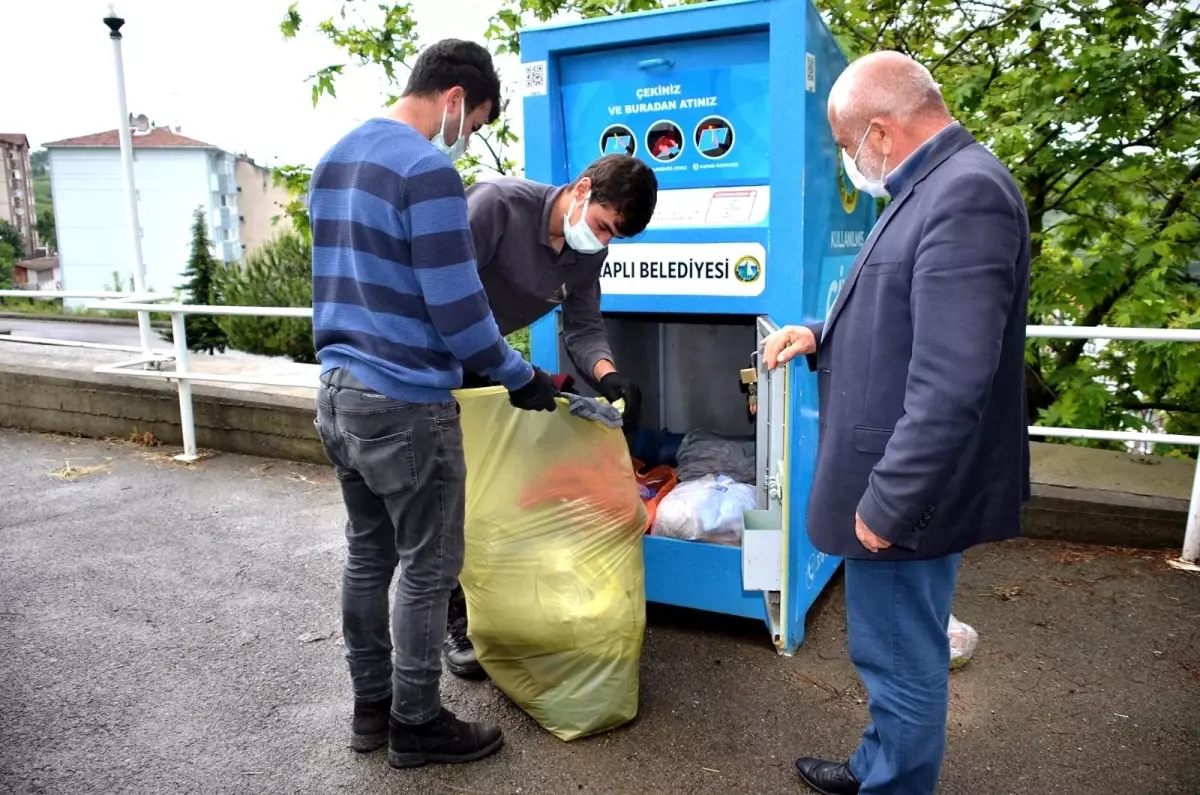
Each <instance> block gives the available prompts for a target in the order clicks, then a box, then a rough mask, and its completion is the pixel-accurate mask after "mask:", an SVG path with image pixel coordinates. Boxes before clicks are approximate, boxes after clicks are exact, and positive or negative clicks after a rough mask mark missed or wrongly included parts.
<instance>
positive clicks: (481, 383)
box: [462, 370, 496, 389]
mask: <svg viewBox="0 0 1200 795" xmlns="http://www.w3.org/2000/svg"><path fill="white" fill-rule="evenodd" d="M489 386H496V383H495V382H494V381H492V379H490V378H487V377H485V376H482V375H479V374H478V373H472V372H471V371H470V370H463V378H462V388H463V389H483V388H484V387H489Z"/></svg>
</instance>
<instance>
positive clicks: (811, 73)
mask: <svg viewBox="0 0 1200 795" xmlns="http://www.w3.org/2000/svg"><path fill="white" fill-rule="evenodd" d="M804 88H805V90H806V91H816V90H817V56H815V55H813V54H812V53H811V52H806V53H804Z"/></svg>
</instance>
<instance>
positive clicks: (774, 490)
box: [767, 464, 783, 502]
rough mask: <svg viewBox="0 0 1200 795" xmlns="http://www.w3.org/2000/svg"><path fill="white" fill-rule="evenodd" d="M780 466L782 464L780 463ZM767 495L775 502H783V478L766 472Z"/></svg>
mask: <svg viewBox="0 0 1200 795" xmlns="http://www.w3.org/2000/svg"><path fill="white" fill-rule="evenodd" d="M780 466H781V467H782V466H783V465H782V464H780ZM767 496H768V497H769V498H771V499H772V500H775V502H783V478H781V477H780V476H778V475H772V474H770V473H768V474H767Z"/></svg>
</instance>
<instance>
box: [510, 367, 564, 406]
mask: <svg viewBox="0 0 1200 795" xmlns="http://www.w3.org/2000/svg"><path fill="white" fill-rule="evenodd" d="M557 396H558V390H557V389H555V388H554V381H553V380H552V379H551V378H550V376H549V374H547V373H546V372H545V371H543V370H539V369H538V368H536V367H535V368H533V379H532V380H530V382H529V383H528V384H526V385H525V386H523V387H521V388H520V389H517V390H514V391H510V392H509V393H508V402H509V403H511V404H513V405H514V406H516V407H517V408H519V409H521V410H522V411H554V410H555V409H557V408H558V403H557V402H555V400H554V398H555V397H557Z"/></svg>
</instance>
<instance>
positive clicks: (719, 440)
mask: <svg viewBox="0 0 1200 795" xmlns="http://www.w3.org/2000/svg"><path fill="white" fill-rule="evenodd" d="M605 325H606V326H607V329H608V339H609V343H610V345H611V347H612V350H613V356H614V359H615V360H616V364H617V367H618V368H619V369H620V371H621V372H622V373H623V374H624V375H626V376H628V377H629V378H632V379H633V380H634V381H636V382H637V383H638V385H639V386H640V387H641V389H642V415H641V416H642V420H641V424H640V427H637V428H627V429H626V439H627V441H628V442H629V447H630V454H631V456H632V458H633V459H634V460H635V461H636V462H638V465H639V466H640V470H641V474H642V477H639V482H640V487H641V489H642V498H643V501H646V502H647V505H648V507H650V503H651V502H654V503H655V506H654V507H655V508H656V509H657V511H659V512H662V511H663V506H664V504H665V505H666V511H665V512H664V513H663V515H668V514H669V515H674V516H675V517H677V521H676V522H675V525H676V528H675V531H674V532H669V533H665V534H666V535H667V536H668V537H675V538H682V539H684V540H690V541H711V542H713V543H726V544H729V543H740V511H741V510H742V509H743V508H745V509H753V508H756V507H765V505H763V504H762V502H763V501H764V499H765V497H764V495H765V484H764V483H762V482H761V481H762V480H763V477H762V475H761V474H760V472H759V470H760V469H761V467H760V466H759V463H758V456H757V452H758V451H757V448H756V426H755V415H754V414H752V413H751V411H750V405H749V391H748V389H747V387H746V386H745V385H744V384H743V383H742V382H741V379H740V377H739V373H740V372H741V371H742V370H743V369H745V368H748V367H750V366H751V365H752V363H753V362H752V356H753V354H754V351H755V350H756V348H757V345H758V336H757V330H756V319H755V318H754V317H753V316H745V317H742V316H731V315H657V316H656V315H606V316H605ZM560 361H561V362H562V363H563V365H564V367H563V370H564V372H569V373H571V374H573V375H575V376H578V375H579V374H578V373H577V372H576V371H575V369H574V365H573V363H572V362H571V361H570V358H569V357H568V356H567V354H566V350H565V348H564V349H560ZM576 385H577V387H578V388H579V391H580V392H581V393H584V394H595V393H594V392H593V391H592V390H591V388H590V387H589V386H588V384H587V380H586V379H584V378H581V377H577V379H576ZM661 467H667V468H670V469H671V470H673V472H674V474H675V478H674V481H673V482H671V483H670V484H669V485H667V486H666V488H668V489H669V490H672V491H673V490H675V489H678V488H680V487H681V486H682V485H683V484H687V483H689V482H691V483H692V485H690V486H688V488H687V489H685V490H684V491H682V492H681V495H687V497H686V499H687V500H688V503H687V504H686V505H678V504H674V503H678V502H679V501H680V500H681V499H684V498H683V497H682V496H678V495H677V496H676V497H675V498H672V497H671V493H670V491H668V492H667V493H665V494H663V493H662V488H663V482H664V478H663V477H662V473H661V471H660V472H658V473H657V476H656V477H651V476H650V473H652V472H654V471H655V470H656V469H658V468H661ZM648 480H650V481H657V482H647V481H648ZM684 514H687V515H688V516H690V517H691V519H689V520H686V521H685V520H684V519H682V518H679V517H682V516H684ZM714 522H716V523H719V525H720V527H719V532H705V525H706V523H708V524H711V523H714ZM659 524H661V523H659ZM734 524H738V525H739V530H738V532H737V533H734V532H732V526H733V525H734ZM650 525H651V526H650V527H648V528H647V529H648V531H649V532H654V525H655V521H654V519H653V518H651V520H650ZM712 529H713V530H714V531H715V530H717V529H718V528H716V527H715V526H714V527H713V528H712ZM654 534H656V535H657V534H660V533H654Z"/></svg>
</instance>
